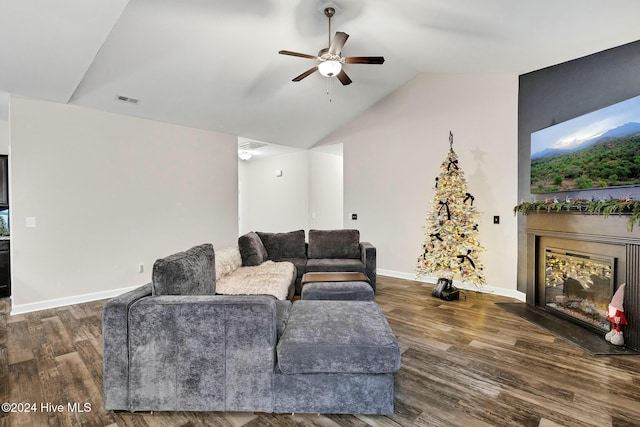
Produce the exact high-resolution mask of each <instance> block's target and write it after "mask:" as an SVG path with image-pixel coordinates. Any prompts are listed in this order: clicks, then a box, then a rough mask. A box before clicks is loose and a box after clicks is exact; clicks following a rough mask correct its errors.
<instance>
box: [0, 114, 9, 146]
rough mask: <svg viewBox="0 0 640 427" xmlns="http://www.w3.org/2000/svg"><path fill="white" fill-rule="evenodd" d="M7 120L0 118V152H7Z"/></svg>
mask: <svg viewBox="0 0 640 427" xmlns="http://www.w3.org/2000/svg"><path fill="white" fill-rule="evenodd" d="M9 139H10V138H9V122H7V121H6V120H2V119H0V154H9Z"/></svg>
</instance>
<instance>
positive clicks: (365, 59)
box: [278, 7, 384, 86]
mask: <svg viewBox="0 0 640 427" xmlns="http://www.w3.org/2000/svg"><path fill="white" fill-rule="evenodd" d="M335 13H336V10H335V9H334V8H333V7H327V8H325V9H324V14H325V16H326V17H327V18H329V47H327V48H324V49H321V50H320V52H318V56H314V55H308V54H306V53H298V52H291V51H289V50H281V51H280V52H278V53H279V54H281V55H290V56H298V57H300V58H307V59H313V60H315V61H319V64H318V65H316V66H315V67H313V68H310V69H308V70H307V71H305V72H304V73H302V74H300V75H299V76H297V77H294V78H293V79H292V80H291V81H294V82H299V81H300V80H302V79H304V78H305V77H307V76H310V75H311V74H313V73H315V72H316V71H319V72H320V74H322V75H323V76H325V77H337V78H338V80H340V83H342V84H343V85H345V86H346V85H348V84H351V79H350V78H349V76H348V75H347V73H345V72H344V70H343V69H342V65H343V64H382V63H384V57H382V56H346V57H345V56H341V55H340V54H341V52H342V47H343V46H344V44H345V43H346V41H347V39H348V38H349V34H347V33H343V32H342V31H337V32H336V35H335V36H334V37H333V40H331V18H332V17H333V15H335Z"/></svg>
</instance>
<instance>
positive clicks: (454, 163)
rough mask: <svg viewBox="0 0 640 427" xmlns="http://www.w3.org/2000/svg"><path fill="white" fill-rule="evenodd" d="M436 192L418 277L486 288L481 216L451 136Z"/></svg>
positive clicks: (429, 215) (418, 266)
mask: <svg viewBox="0 0 640 427" xmlns="http://www.w3.org/2000/svg"><path fill="white" fill-rule="evenodd" d="M434 190H435V194H434V196H433V202H432V206H431V211H430V212H429V213H428V215H427V224H426V226H425V227H424V228H425V239H424V242H423V244H422V254H421V255H420V257H419V258H418V265H417V268H416V277H422V276H436V277H438V278H444V279H448V280H454V279H456V278H459V279H460V281H461V282H463V283H464V282H468V283H472V284H474V285H475V286H476V287H478V288H480V287H482V286H484V285H485V277H484V267H483V265H482V263H481V261H480V258H479V255H480V253H481V252H482V251H483V248H482V246H480V243H479V241H478V234H479V232H478V223H477V218H478V216H479V213H478V212H477V211H476V207H475V206H474V201H475V198H474V196H473V195H472V194H471V193H469V191H468V190H467V183H466V181H465V179H464V173H463V171H462V168H461V167H460V164H459V162H458V156H457V154H456V152H455V151H454V150H453V134H452V133H451V132H449V152H448V153H447V157H446V158H445V160H444V161H443V162H442V165H441V167H440V175H439V176H438V177H436V184H435V189H434Z"/></svg>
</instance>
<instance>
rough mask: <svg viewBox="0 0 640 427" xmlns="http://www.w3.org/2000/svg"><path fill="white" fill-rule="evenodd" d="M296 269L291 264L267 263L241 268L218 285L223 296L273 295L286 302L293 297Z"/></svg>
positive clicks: (219, 281) (217, 287) (218, 290)
mask: <svg viewBox="0 0 640 427" xmlns="http://www.w3.org/2000/svg"><path fill="white" fill-rule="evenodd" d="M295 280H296V268H295V266H294V265H293V264H291V263H290V262H273V261H265V262H263V263H262V264H260V265H254V266H250V267H241V268H239V269H237V270H236V271H234V272H233V273H231V274H229V275H227V276H224V277H222V278H221V279H220V280H218V282H217V283H216V292H217V293H219V294H223V295H272V296H274V297H276V298H277V299H279V300H286V299H287V298H288V297H289V295H293V287H294V283H295Z"/></svg>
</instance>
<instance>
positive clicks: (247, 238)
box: [238, 231, 267, 266]
mask: <svg viewBox="0 0 640 427" xmlns="http://www.w3.org/2000/svg"><path fill="white" fill-rule="evenodd" d="M238 248H239V249H240V256H241V257H242V265H244V266H253V265H260V264H262V263H263V262H265V261H266V260H267V250H266V249H265V248H264V245H263V244H262V240H260V237H259V236H258V235H257V234H256V233H255V232H253V231H251V232H249V233H247V234H244V235H242V236H240V237H238Z"/></svg>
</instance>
